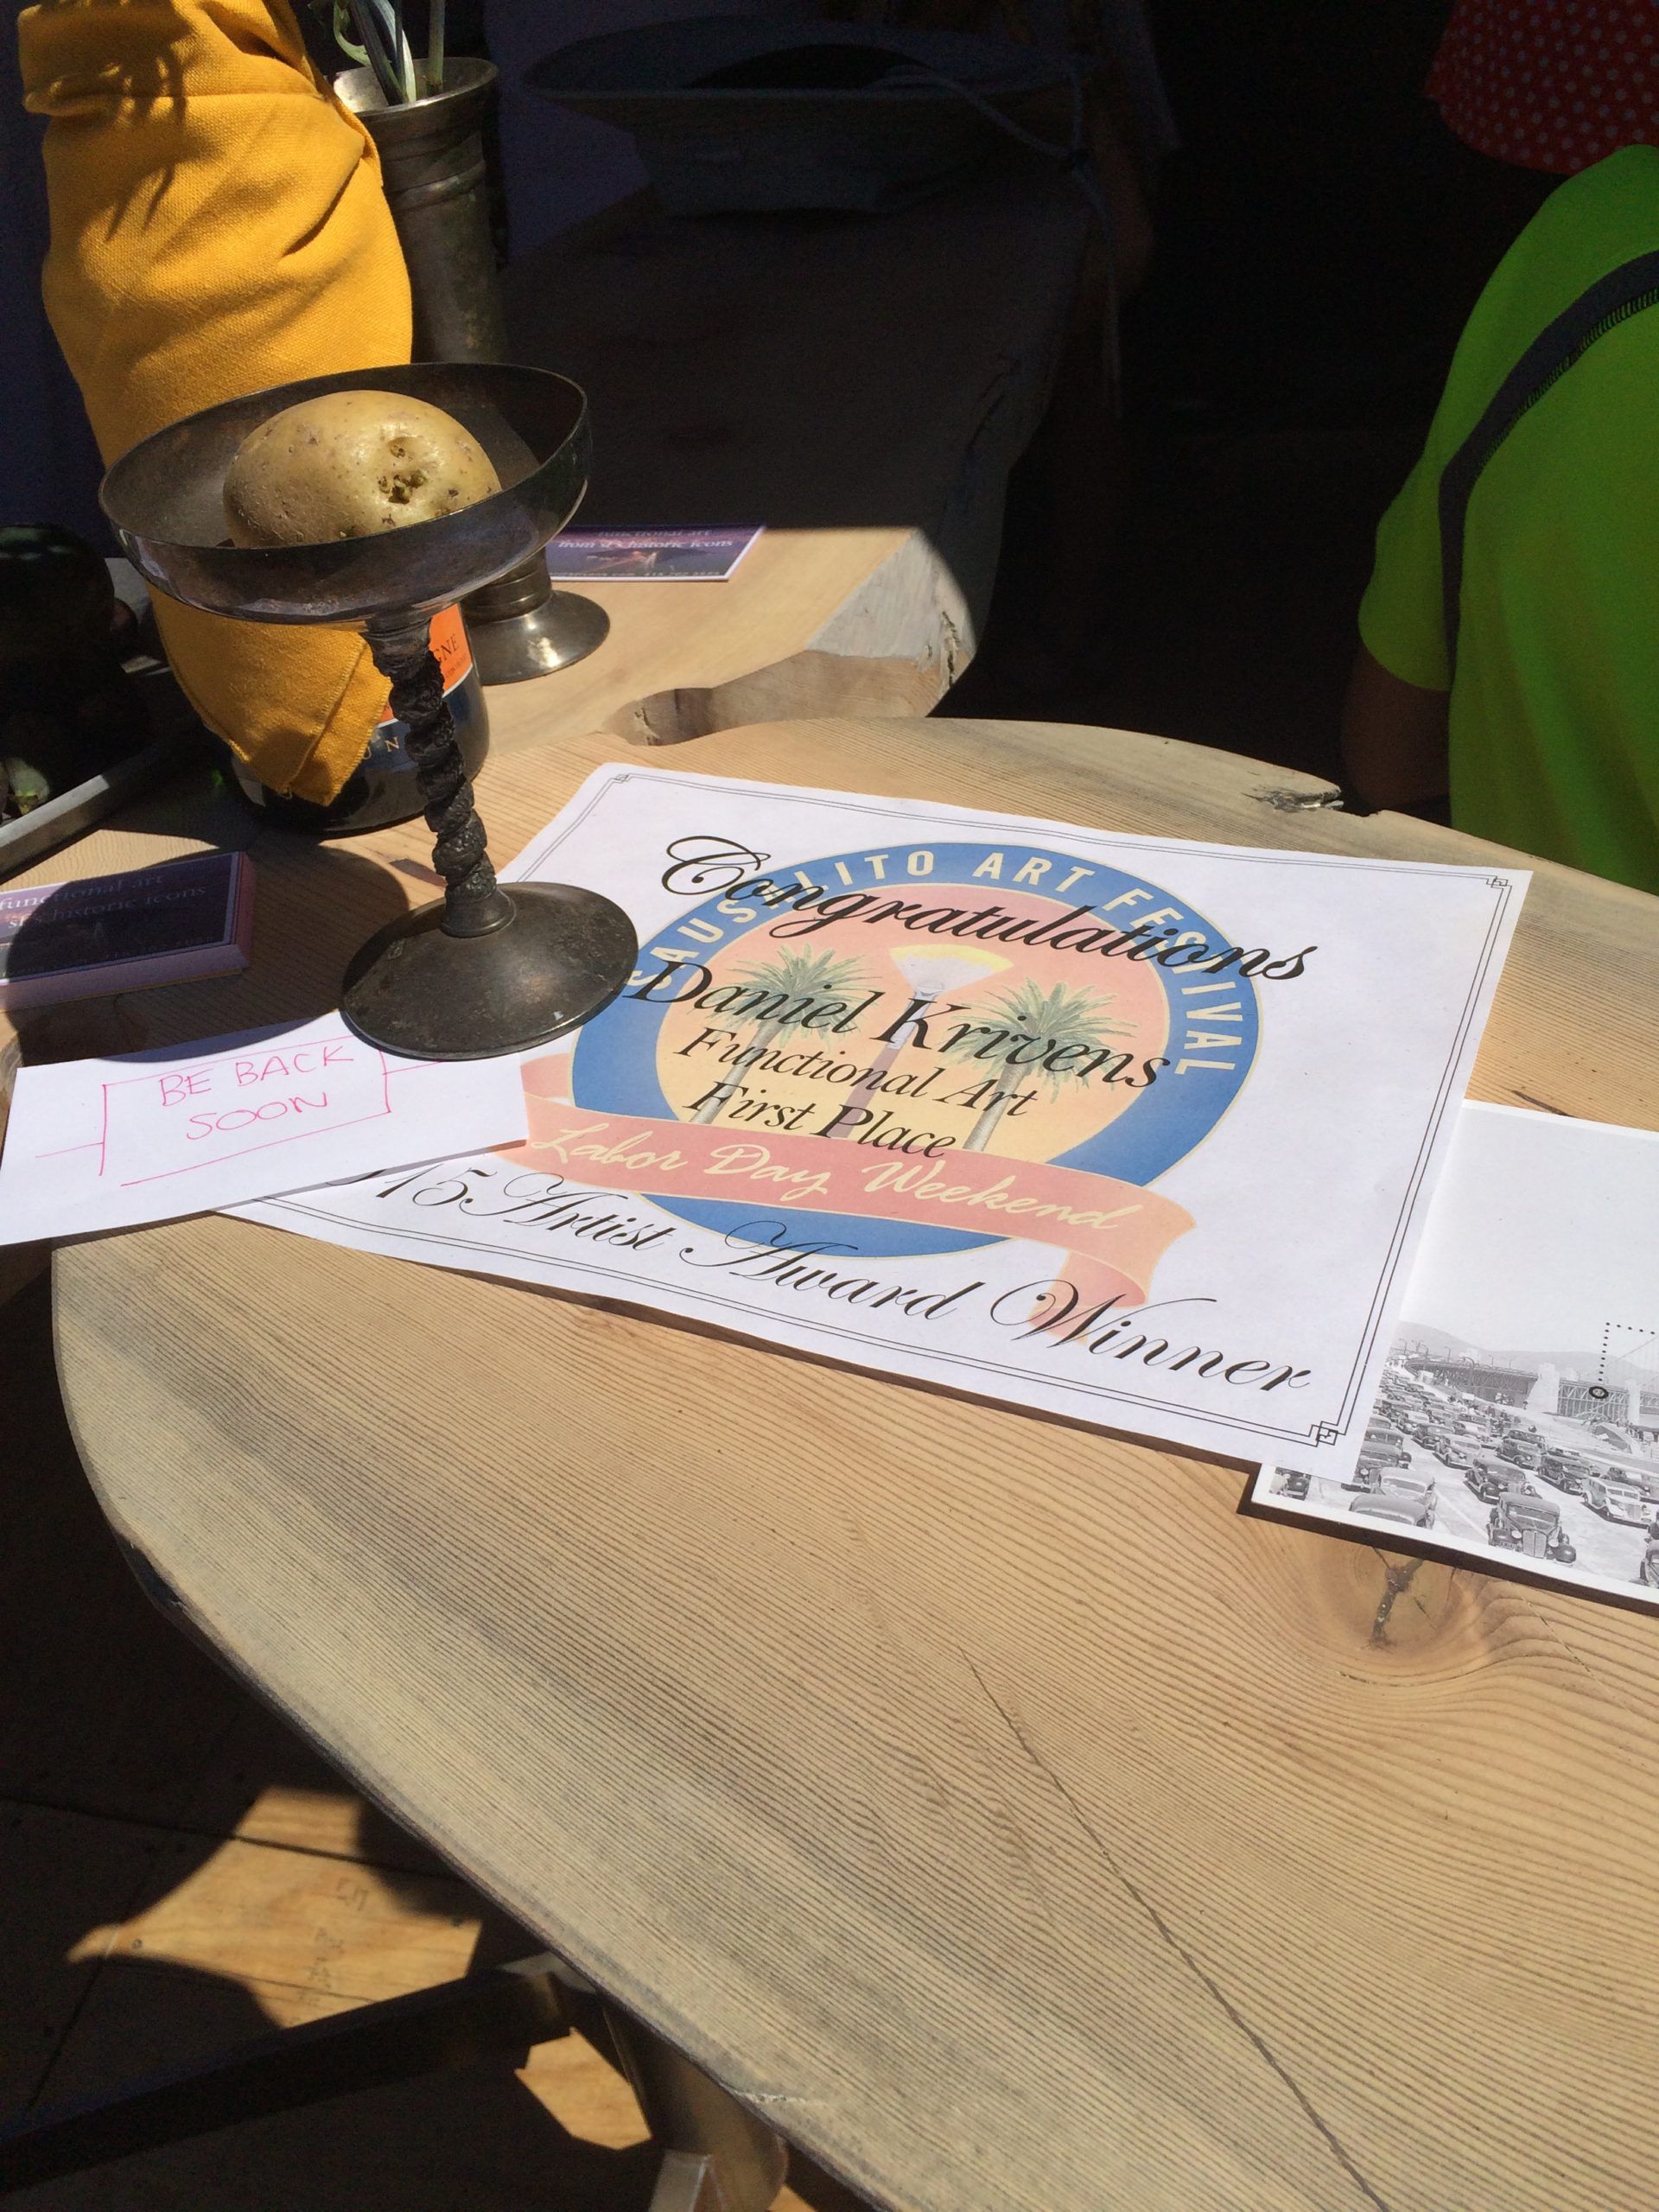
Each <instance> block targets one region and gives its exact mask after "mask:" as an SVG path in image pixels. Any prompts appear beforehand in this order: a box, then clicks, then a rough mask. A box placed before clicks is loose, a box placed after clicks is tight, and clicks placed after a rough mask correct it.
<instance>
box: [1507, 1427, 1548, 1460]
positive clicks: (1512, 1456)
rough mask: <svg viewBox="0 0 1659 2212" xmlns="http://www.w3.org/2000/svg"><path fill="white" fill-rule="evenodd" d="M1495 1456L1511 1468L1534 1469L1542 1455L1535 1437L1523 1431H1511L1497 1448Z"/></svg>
mask: <svg viewBox="0 0 1659 2212" xmlns="http://www.w3.org/2000/svg"><path fill="white" fill-rule="evenodd" d="M1497 1456H1498V1458H1499V1459H1507V1460H1509V1462H1510V1465H1512V1466H1516V1467H1535V1466H1536V1465H1538V1463H1539V1461H1540V1460H1541V1459H1542V1458H1543V1456H1544V1455H1543V1452H1542V1450H1541V1447H1540V1446H1539V1442H1538V1439H1537V1438H1536V1437H1535V1436H1533V1435H1531V1434H1529V1433H1528V1432H1527V1431H1525V1430H1523V1429H1511V1430H1510V1433H1509V1434H1508V1435H1507V1436H1506V1437H1505V1438H1504V1440H1503V1442H1502V1443H1501V1444H1500V1445H1499V1446H1498V1447H1497Z"/></svg>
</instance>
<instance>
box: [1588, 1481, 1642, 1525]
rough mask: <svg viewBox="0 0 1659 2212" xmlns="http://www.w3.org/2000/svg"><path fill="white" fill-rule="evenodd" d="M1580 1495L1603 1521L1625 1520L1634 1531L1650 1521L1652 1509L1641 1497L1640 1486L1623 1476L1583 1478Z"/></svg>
mask: <svg viewBox="0 0 1659 2212" xmlns="http://www.w3.org/2000/svg"><path fill="white" fill-rule="evenodd" d="M1580 1497H1582V1498H1583V1500H1584V1502H1585V1503H1586V1505H1587V1506H1588V1507H1589V1508H1590V1510H1591V1511H1592V1513H1599V1514H1600V1516H1601V1517H1602V1519H1603V1520H1604V1521H1627V1522H1630V1524H1631V1525H1632V1526H1633V1527H1635V1528H1638V1529H1645V1528H1646V1527H1647V1526H1648V1524H1649V1522H1651V1520H1652V1519H1653V1508H1652V1506H1651V1505H1650V1504H1649V1503H1648V1501H1647V1499H1646V1498H1645V1497H1643V1495H1642V1488H1641V1484H1639V1483H1636V1482H1633V1481H1630V1480H1629V1479H1627V1478H1625V1477H1624V1476H1623V1475H1616V1474H1613V1473H1611V1472H1605V1473H1602V1474H1599V1475H1586V1477H1585V1478H1584V1487H1583V1489H1582V1490H1581V1491H1580Z"/></svg>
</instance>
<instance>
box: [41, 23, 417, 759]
mask: <svg viewBox="0 0 1659 2212" xmlns="http://www.w3.org/2000/svg"><path fill="white" fill-rule="evenodd" d="M18 36H19V45H20V48H21V53H22V69H23V82H24V86H25V87H26V92H27V103H28V105H29V107H30V108H31V109H33V110H34V111H35V113H36V114H39V115H44V116H48V117H49V118H50V123H49V125H48V130H47V134H46V168H47V182H48V192H49V194H50V200H51V209H52V247H51V251H50V253H49V255H48V259H47V265H46V280H45V293H46V304H47V311H48V315H50V317H51V319H52V327H53V328H54V330H55V331H56V333H57V335H58V340H59V343H60V345H61V346H62V347H63V350H64V353H65V354H66V355H67V359H68V362H69V365H70V367H71V369H73V372H74V374H75V377H76V379H77V381H78V382H79V385H80V389H81V392H82V394H83V396H84V397H85V399H86V411H87V413H88V415H89V416H91V417H92V429H93V431H94V433H95V434H96V435H97V438H98V442H99V445H100V447H101V448H102V449H103V453H104V458H105V461H113V460H115V459H116V458H117V457H118V455H119V454H123V453H124V452H126V450H127V449H128V448H129V447H130V446H133V445H136V444H137V442H138V440H139V439H140V438H143V437H146V436H148V435H149V433H150V432H151V431H152V430H157V429H162V427H163V426H164V425H165V424H167V423H173V422H176V421H177V420H178V418H179V416H181V415H188V414H192V413H194V410H196V409H197V408H199V407H208V406H212V405H213V403H214V402H215V401H217V400H220V399H232V398H236V397H238V396H239V395H240V394H242V393H243V392H247V391H258V390H259V389H260V388H261V387H262V386H264V385H273V384H284V383H287V382H288V381H289V379H290V378H296V377H310V376H326V375H328V374H330V373H332V372H336V371H340V370H346V369H362V368H372V367H377V366H379V365H382V364H385V363H388V362H404V361H407V360H408V359H409V355H410V302H409V277H408V274H407V272H406V270H405V269H404V260H403V255H402V252H401V251H400V250H399V247H398V245H397V234H396V232H394V230H393V228H392V222H391V212H390V210H389V209H388V208H387V206H386V202H385V196H384V194H382V192H381V189H380V167H379V158H378V156H377V154H376V153H375V150H374V147H373V145H372V142H371V141H370V139H369V137H368V134H367V132H366V131H365V130H364V129H363V126H362V124H360V123H359V122H358V121H357V120H356V119H355V118H353V116H351V115H349V114H348V113H347V112H346V110H345V109H344V108H343V107H341V106H340V104H339V103H338V102H337V101H336V100H335V99H334V96H333V94H332V92H330V91H329V89H328V87H327V85H326V84H325V83H324V82H323V80H322V79H321V78H320V77H319V76H318V74H317V73H316V72H315V70H314V69H313V68H312V67H311V64H310V62H309V60H308V58H307V55H306V53H305V48H304V46H303V44H302V41H301V37H300V33H299V29H298V27H297V25H296V22H295V20H294V17H293V15H292V13H291V12H290V10H289V7H288V6H287V4H286V0H42V4H41V5H39V6H36V7H31V8H29V9H26V10H24V11H23V14H22V16H21V17H20V19H19V28H18ZM156 613H157V616H158V619H159V620H160V622H161V626H162V635H163V637H164V638H165V639H166V642H167V648H168V656H169V658H171V660H172V662H173V665H174V669H175V673H176V674H177V676H178V678H179V681H180V683H181V684H182V685H183V687H184V690H186V692H187V693H188V695H189V697H190V700H191V702H192V704H193V705H194V707H195V709H196V710H197V712H198V713H199V714H200V715H201V717H202V719H203V721H206V722H207V724H208V725H209V726H210V727H211V728H213V729H216V730H217V731H218V732H219V734H220V735H221V736H223V737H225V738H227V739H228V740H229V741H230V742H231V743H232V745H233V746H234V747H236V749H237V751H238V753H241V755H242V756H243V758H244V759H245V760H246V761H247V762H248V763H249V765H250V766H251V767H252V769H253V770H254V772H255V773H256V774H257V776H258V777H259V778H260V779H261V780H262V781H264V783H267V784H269V785H271V786H272V787H273V788H274V789H276V790H277V791H295V792H297V793H298V794H299V795H300V796H301V797H302V798H310V799H318V800H323V799H328V798H333V796H334V793H335V792H336V791H338V790H339V788H340V785H341V784H342V783H343V782H344V781H345V779H346V777H347V776H348V775H349V774H350V773H351V771H352V768H353V766H354V765H355V763H356V762H357V760H359V758H360V757H361V754H362V752H363V748H364V747H365V744H366V743H367V741H368V738H369V735H370V733H371V731H372V728H373V727H374V724H375V722H376V721H377V720H378V716H379V715H380V712H381V710H382V709H383V708H384V706H385V699H386V685H385V681H384V679H383V678H382V677H380V676H378V674H377V673H376V671H375V668H374V665H373V663H372V661H371V660H370V658H369V657H368V652H367V649H366V647H365V645H363V643H362V641H361V640H360V639H357V638H354V637H353V636H351V635H350V634H349V633H347V632H343V631H332V630H289V629H276V628H273V627H271V626H268V625H266V624H263V623H246V622H230V621H226V620H222V619H221V618H220V617H219V616H217V615H212V614H202V613H198V612H196V611H195V610H194V609H193V608H190V607H180V606H178V605H176V604H175V602H173V601H159V602H158V603H157V607H156Z"/></svg>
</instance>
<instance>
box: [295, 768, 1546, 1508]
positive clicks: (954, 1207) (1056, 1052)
mask: <svg viewBox="0 0 1659 2212" xmlns="http://www.w3.org/2000/svg"><path fill="white" fill-rule="evenodd" d="M509 873H510V874H512V875H515V876H517V875H522V876H524V877H528V878H531V879H538V878H539V879H542V880H559V879H563V880H567V881H572V882H576V883H582V884H586V885H588V886H591V887H593V888H594V889H596V890H600V891H603V892H606V893H608V894H609V896H611V897H612V898H613V899H616V900H617V901H618V902H619V903H620V904H621V905H622V906H625V907H626V909H627V910H628V912H630V913H631V914H632V917H633V918H634V920H635V922H636V925H637V926H638V928H639V932H640V944H641V948H642V949H641V953H640V958H639V968H638V969H637V971H636V973H635V975H634V977H633V979H632V982H630V984H629V985H628V986H627V988H626V989H625V991H624V992H623V993H622V995H620V997H619V998H618V999H617V1000H616V1001H614V1002H613V1005H612V1006H610V1007H608V1008H607V1009H606V1010H605V1011H604V1012H603V1013H601V1014H599V1015H598V1016H596V1017H595V1018H594V1020H592V1021H590V1022H589V1023H588V1025H587V1026H586V1027H585V1028H584V1029H583V1030H582V1032H581V1033H580V1035H579V1036H578V1037H577V1038H576V1039H575V1043H574V1049H571V1048H570V1047H569V1045H568V1044H567V1046H565V1047H564V1049H562V1050H556V1051H554V1052H550V1053H549V1054H548V1055H546V1056H544V1057H543V1058H540V1059H537V1060H535V1061H533V1062H531V1065H528V1066H527V1067H526V1069H525V1083H526V1088H527V1090H529V1092H530V1094H531V1096H530V1115H531V1142H530V1145H529V1147H527V1148H526V1149H524V1150H523V1151H521V1152H518V1153H516V1154H512V1155H508V1156H502V1155H496V1156H493V1157H490V1156H479V1157H474V1158H472V1159H469V1160H455V1161H453V1162H451V1163H449V1164H448V1165H447V1166H445V1167H443V1168H442V1170H437V1171H430V1172H423V1173H415V1174H409V1175H397V1176H387V1177H376V1178H373V1179H367V1180H365V1181H364V1182H361V1183H359V1184H356V1185H353V1186H352V1187H351V1188H350V1189H346V1190H339V1191H334V1192H324V1193H321V1194H318V1195H315V1196H312V1197H308V1198H304V1199H302V1200H295V1201H291V1202H289V1203H286V1204H283V1205H277V1206H269V1207H264V1208H262V1209H259V1210H258V1211H257V1215H256V1217H257V1218H258V1219H260V1220H264V1221H268V1222H272V1223H277V1224H281V1225H283V1226H285V1227H289V1228H292V1229H296V1230H303V1231H306V1232H308V1233H310V1234H313V1235H316V1236H325V1237H330V1238H334V1239H337V1240H339V1241H341V1242H344V1243H352V1244H357V1245H362V1246H365V1247H367V1248H368V1249H372V1250H376V1251H381V1252H391V1253H399V1254H403V1255H406V1256H408V1257H410V1258H415V1259H422V1260H426V1261H429V1262H435V1263H436V1264H439V1265H442V1266H449V1267H459V1268H478V1269H480V1270H484V1271H486V1272H489V1273H493V1274H503V1275H508V1276H512V1277H514V1278H516V1279H518V1280H520V1281H527V1282H533V1283H543V1284H555V1285H558V1286H560V1287H565V1288H568V1289H573V1290H585V1291H589V1292H592V1293H594V1294H598V1295H602V1296H605V1297H607V1298H622V1299H628V1300H634V1301H635V1302H637V1303H639V1304H640V1305H643V1306H649V1307H656V1308H660V1309H662V1310H664V1311H666V1312H670V1313H677V1314H683V1315H687V1316H690V1317H691V1318H693V1319H697V1320H701V1321H705V1322H715V1323H718V1324H720V1325H722V1326H725V1327H727V1328H731V1329H736V1330H741V1331H742V1332H745V1333H747V1334H748V1335H751V1336H754V1337H758V1338H764V1339H766V1340H767V1341H770V1342H772V1343H776V1344H787V1345H790V1346H792V1347H795V1348H797V1349H799V1350H804V1351H815V1352H818V1353H822V1354H823V1355H825V1356H827V1357H832V1358H835V1359H838V1360H852V1361H855V1362H858V1363H861V1364H863V1365H866V1366H869V1367H873V1368H877V1369H880V1370H882V1371H884V1372H887V1373H889V1374H893V1375H900V1376H911V1377H915V1378H918V1379H920V1380H923V1381H926V1382H931V1383H942V1384H945V1385H948V1386H950V1388H952V1389H969V1390H976V1391H980V1392H982V1393H984V1394H986V1395H990V1396H995V1397H1001V1398H1006V1399H1009V1400H1012V1401H1014V1402H1017V1403H1020V1404H1023V1405H1028V1406H1033V1407H1038V1408H1042V1409H1043V1410H1044V1411H1045V1412H1048V1413H1058V1414H1066V1415H1069V1416H1071V1417H1073V1418H1076V1419H1080V1420H1084V1421H1094V1422H1097V1423H1099V1424H1101V1425H1103V1426H1107V1427H1116V1428H1125V1429H1132V1430H1138V1431H1141V1432H1142V1433H1147V1434H1150V1435H1153V1436H1158V1437H1162V1438H1166V1439H1168V1440H1171V1441H1173V1442H1176V1443H1179V1444H1185V1445H1191V1446H1199V1447H1202V1448H1207V1449H1209V1450H1211V1451H1214V1452H1224V1453H1227V1454H1229V1455H1231V1456H1234V1457H1238V1458H1249V1459H1257V1460H1259V1459H1262V1458H1263V1457H1265V1456H1266V1455H1267V1453H1268V1452H1270V1451H1273V1450H1274V1449H1275V1448H1277V1446H1279V1445H1280V1444H1281V1443H1282V1444H1284V1445H1285V1446H1291V1445H1294V1446H1298V1447H1300V1448H1301V1449H1302V1450H1304V1451H1306V1452H1310V1453H1311V1454H1312V1455H1313V1457H1314V1458H1315V1459H1317V1460H1318V1461H1319V1463H1320V1464H1321V1465H1329V1466H1330V1467H1331V1468H1332V1470H1333V1471H1336V1472H1338V1474H1340V1473H1342V1472H1344V1471H1346V1470H1347V1469H1349V1468H1351V1465H1352V1464H1353V1461H1354V1458H1355V1455H1356V1452H1357V1447H1358V1443H1359V1439H1360V1436H1361V1434H1362V1433H1363V1408H1364V1407H1365V1406H1366V1405H1367V1404H1368V1403H1369V1401H1370V1394H1371V1390H1372V1389H1373V1388H1374V1386H1375V1379H1376V1368H1377V1366H1378V1364H1379V1363H1380V1361H1381V1357H1382V1353H1383V1349H1384V1348H1385V1347H1386V1344H1387V1340H1388V1339H1387V1326H1388V1322H1389V1316H1390V1314H1391V1312H1392V1309H1393V1306H1394V1303H1395V1296H1396V1292H1397V1288H1398V1286H1399V1284H1400V1283H1401V1282H1402V1281H1403V1279H1404V1278H1403V1268H1404V1266H1405V1263H1406V1261H1407V1259H1408V1255H1409V1253H1410V1251H1411V1249H1412V1247H1413V1244H1414V1242H1415V1238H1416V1234H1417V1230H1418V1227H1419V1224H1420V1222H1421V1216H1422V1212H1423V1210H1424V1207H1425V1205H1426V1204H1427V1198H1428V1194H1429V1192H1430V1190H1431V1189H1432V1187H1433V1179H1434V1175H1435V1172H1436V1169H1437V1167H1438V1164H1439V1159H1440V1150H1441V1147H1442V1144H1443V1142H1444V1138H1445V1135H1446V1127H1447V1123H1448V1117H1449V1116H1450V1115H1451V1112H1452V1109H1453V1108H1454V1107H1455V1104H1456V1102H1457V1101H1458V1099H1459V1097H1460V1096H1461V1095H1462V1092H1463V1089H1464V1085H1465V1079H1466V1077H1467V1074H1468V1071H1469V1067H1470V1065H1471V1061H1472V1059H1473V1057H1474V1052H1475V1047H1476V1044H1477V1042H1478V1039H1479V1036H1480V1032H1481V1027H1482V1024H1483V1023H1484V1020H1485V1016H1486V1010H1487V1007H1488V1005H1489V1003H1490V1001H1491V993H1492V990H1493V988H1494V986H1495V984H1496V982H1497V975H1498V971H1499V969H1500V967H1501V966H1502V963H1503V954H1504V951H1505V949H1506V947H1507V945H1508V943H1509V938H1510V931H1511V930H1512V928H1513V926H1514V922H1515V917H1516V912H1517V910H1518V908H1519V906H1520V903H1521V899H1522V893H1523V890H1524V885H1525V880H1526V879H1525V877H1524V876H1521V875H1516V874H1511V873H1508V872H1503V871H1487V870H1484V869H1468V868H1435V867H1421V866H1418V867H1414V866H1410V865H1408V864H1406V863H1404V862H1398V861H1387V860H1343V859H1338V858H1335V857H1332V856H1329V855H1322V854H1316V853H1302V852H1265V851H1253V850H1239V849H1230V848H1226V847H1218V846H1207V845H1199V844H1188V843H1181V842H1175V841H1173V840H1167V839H1151V838H1131V837H1118V836H1109V835H1106V834H1103V833H1102V832H1101V831H1098V830H1091V829H1075V828H1070V827H1067V826H1065V824H1062V823H1048V822H1039V821H1031V820H1027V819H1015V818H1007V817H995V816H991V815H988V814H981V813H971V812H969V811H967V810H963V809H960V808H951V807H945V806H938V805H932V804H912V803H907V802H898V801H894V800H891V799H882V798H861V797H858V796H856V795H848V794H845V793H838V792H830V791H804V790H792V789H788V788H782V787H779V786H776V785H749V784H743V783H738V782H730V781H727V780H724V779H715V778H709V777H701V776H692V775H685V774H682V773H677V772H673V771H671V770H661V769H654V768H639V767H627V768H623V767H613V768H606V769H602V770H601V771H599V772H597V773H596V774H595V775H594V776H593V777H591V778H590V779H588V782H587V784H586V785H584V786H583V787H582V791H580V792H579V793H578V794H577V796H576V797H575V799H574V800H573V801H572V803H571V804H570V805H569V807H568V808H566V810H564V812H563V814H562V815H561V816H560V817H558V819H557V820H556V822H555V823H552V824H551V825H550V828H549V829H547V830H546V831H545V832H543V835H542V836H540V837H538V838H537V839H536V840H535V841H534V842H533V843H532V845H531V848H530V849H529V850H528V851H527V852H526V853H525V854H524V855H523V856H522V857H521V860H520V861H518V863H517V864H516V865H515V867H514V868H513V869H512V870H511V871H509Z"/></svg>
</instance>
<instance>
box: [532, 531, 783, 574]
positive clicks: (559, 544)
mask: <svg viewBox="0 0 1659 2212" xmlns="http://www.w3.org/2000/svg"><path fill="white" fill-rule="evenodd" d="M757 537H760V529H759V528H758V527H757V528H755V529H753V530H567V531H565V532H564V533H563V536H562V537H556V538H555V539H554V541H553V543H551V544H550V546H549V547H548V549H547V566H548V572H549V574H550V575H551V576H552V577H553V579H554V581H555V582H556V583H578V582H583V581H586V582H589V583H601V582H602V583H627V582H639V583H664V582H671V583H702V584H720V583H724V582H725V581H726V579H727V577H728V576H729V575H731V573H732V571H733V569H735V568H736V566H737V564H738V563H739V562H740V561H741V559H742V558H743V556H744V555H745V554H746V553H747V551H748V550H749V548H750V546H751V545H753V543H754V541H755V539H756V538H757Z"/></svg>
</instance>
